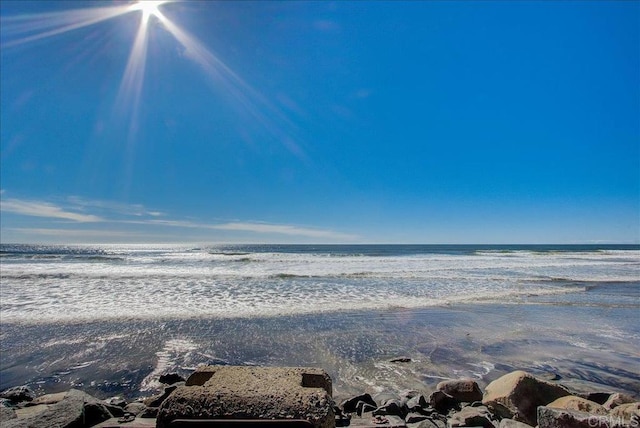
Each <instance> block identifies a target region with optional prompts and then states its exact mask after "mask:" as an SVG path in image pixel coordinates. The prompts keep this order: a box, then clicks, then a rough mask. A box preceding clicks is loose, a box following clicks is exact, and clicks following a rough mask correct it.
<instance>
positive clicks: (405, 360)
mask: <svg viewBox="0 0 640 428" xmlns="http://www.w3.org/2000/svg"><path fill="white" fill-rule="evenodd" d="M389 362H390V363H410V362H411V358H409V357H397V358H393V359H391V360H389Z"/></svg>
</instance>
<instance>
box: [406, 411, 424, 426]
mask: <svg viewBox="0 0 640 428" xmlns="http://www.w3.org/2000/svg"><path fill="white" fill-rule="evenodd" d="M425 419H429V416H427V415H423V414H421V413H414V412H411V413H408V414H407V416H405V418H404V420H405V422H406V423H408V424H415V423H418V422H421V421H424V420H425Z"/></svg>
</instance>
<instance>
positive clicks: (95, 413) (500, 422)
mask: <svg viewBox="0 0 640 428" xmlns="http://www.w3.org/2000/svg"><path fill="white" fill-rule="evenodd" d="M242 369H246V370H239V371H238V373H242V376H244V378H237V375H236V374H234V373H235V372H234V371H233V368H230V369H229V368H227V369H226V370H225V373H226V374H225V376H226V377H224V376H223V377H221V379H222V382H223V383H224V382H229V383H233V382H234V381H233V379H234V377H233V376H236V380H237V379H240V383H238V384H239V385H246V387H245V391H243V392H241V393H238V392H237V389H233V388H231V389H229V388H227V386H228V385H222V386H220V385H219V384H218V385H217V386H216V385H214V383H212V380H211V379H213V376H214V375H215V373H216V371H217V370H218V369H217V368H216V366H209V367H205V368H204V369H200V368H199V369H198V370H197V371H196V372H194V373H193V374H192V375H191V376H190V377H189V378H188V379H184V378H182V377H180V376H179V375H177V374H175V373H174V374H166V375H163V376H161V377H160V382H162V383H164V384H165V385H166V387H165V389H164V392H163V393H162V394H159V395H156V396H152V397H147V398H144V399H138V400H136V401H133V402H127V401H126V400H124V399H122V398H120V397H111V398H109V399H106V400H101V399H98V398H96V397H93V396H91V395H89V394H87V393H85V392H82V391H80V390H77V389H71V390H69V391H66V392H61V393H57V394H47V395H42V396H39V397H36V394H35V393H34V392H33V391H32V390H31V389H30V388H28V387H26V386H19V387H15V388H10V389H8V390H5V391H3V392H2V393H0V427H2V428H5V427H6V428H18V427H27V428H54V427H55V428H75V427H101V428H106V427H127V426H131V427H164V426H169V424H170V422H171V420H172V419H171V418H179V417H180V415H182V417H184V418H189V419H193V418H198V415H200V418H203V419H206V418H213V417H220V418H225V417H226V418H232V417H234V415H235V417H243V418H251V415H252V413H251V411H255V412H265V411H264V409H263V410H256V408H259V407H260V406H263V408H266V409H268V410H267V411H266V413H265V414H266V415H269V416H268V417H267V418H268V419H274V418H275V419H280V418H282V419H306V420H308V421H310V422H311V425H312V426H314V427H328V426H340V427H343V426H352V427H408V428H455V427H483V428H530V427H535V426H537V427H539V428H625V427H626V428H638V427H640V400H639V399H638V397H631V396H629V395H626V394H622V393H615V392H610V391H592V392H590V393H584V392H582V393H576V392H572V391H571V390H570V389H568V388H567V387H565V386H563V385H562V384H561V383H559V382H558V381H551V380H545V379H540V378H538V377H535V376H533V375H531V374H529V373H527V372H524V371H514V372H511V373H509V374H507V375H504V376H502V377H500V378H498V379H496V380H494V381H493V382H491V383H489V384H488V385H487V386H486V388H484V390H482V389H481V388H480V386H479V385H478V383H477V382H476V381H474V380H472V379H456V380H447V381H443V382H440V383H439V384H438V385H437V387H436V388H435V390H434V391H430V392H427V391H404V392H385V393H377V394H373V395H372V394H370V393H367V392H365V393H363V394H360V395H357V396H354V397H351V398H348V399H346V400H342V401H341V402H339V403H336V402H335V401H334V400H333V399H332V398H331V379H330V378H329V377H328V375H326V374H324V375H320V374H318V372H319V371H320V372H322V371H321V370H318V369H307V371H309V372H310V373H312V374H311V375H308V374H305V369H299V368H297V369H278V368H272V369H270V368H252V369H251V368H247V367H244V368H242ZM277 370H280V372H277V373H276V375H277V376H276V378H274V379H276V381H274V382H275V383H274V382H271V385H268V388H270V392H269V394H263V396H260V394H261V392H260V389H261V388H262V387H261V386H260V384H259V383H255V381H256V380H258V381H259V380H260V379H270V378H269V377H268V376H269V375H272V374H273V373H270V371H277ZM283 370H284V372H283ZM289 372H291V373H293V374H294V375H296V376H298V375H301V376H302V381H301V382H300V383H301V385H300V386H301V387H308V388H307V389H308V390H309V391H310V392H309V391H307V392H309V394H311V395H310V396H312V397H320V398H322V397H328V399H324V398H322V399H320V398H319V399H317V400H316V401H313V400H311V401H309V403H312V404H305V403H307V402H304V400H302V399H301V398H300V397H302V396H303V395H304V392H300V393H298V392H296V393H295V394H293V398H295V399H296V400H297V401H298V402H299V406H302V407H304V406H305V405H308V406H309V407H313V411H310V412H308V413H306V414H307V415H308V416H309V415H314V416H313V417H311V416H309V417H307V418H305V417H304V414H305V413H304V409H302V410H301V412H302V413H301V414H302V415H303V416H296V414H295V410H293V411H289V410H287V412H288V413H287V412H283V411H282V409H283V408H285V407H286V405H285V404H286V403H285V401H286V400H284V401H283V400H282V399H281V397H280V396H279V394H282V395H289V396H291V395H292V394H291V392H292V390H295V391H297V389H296V388H297V386H295V385H294V386H293V387H292V388H289V389H288V391H280V392H277V382H278V376H279V377H281V378H283V379H285V378H286V379H285V380H286V382H291V376H290V373H289ZM229 374H231V375H233V376H231V377H230V375H229ZM247 376H248V377H247ZM261 376H267V377H261ZM305 376H307V377H306V378H305ZM227 379H231V380H229V381H227ZM305 379H306V380H305ZM218 382H220V380H219V381H218ZM243 382H244V383H243ZM247 382H248V383H247ZM252 382H254V383H252ZM236 383H237V382H236ZM305 383H307V384H308V385H305ZM283 385H286V383H284V384H283ZM274 387H275V388H274ZM207 388H208V389H207ZM274 390H276V392H275V393H274V392H273V391H274ZM300 391H302V389H301V390H300ZM225 394H227V396H228V395H230V394H231V395H233V399H234V400H235V403H236V404H237V403H240V405H241V404H242V403H243V400H246V401H244V402H245V403H247V404H246V407H251V409H246V410H242V411H240V413H238V410H237V409H236V410H235V411H234V412H235V413H229V412H226V411H225V410H224V407H225V406H219V407H220V408H221V410H219V412H221V413H218V414H217V415H218V416H215V415H213V413H211V412H209V411H208V410H206V409H205V410H202V409H201V410H199V413H196V412H194V413H193V414H184V410H181V409H184V408H188V409H191V410H190V411H193V408H195V407H196V405H192V403H189V402H188V401H186V402H185V400H189V399H191V400H196V401H198V400H199V401H198V403H196V404H197V405H200V406H202V405H203V404H202V403H205V405H207V406H209V407H211V408H214V407H216V400H218V401H220V400H224V399H225ZM176 397H178V398H179V399H178V398H176ZM185 397H187V398H185ZM189 397H192V398H189ZM193 397H196V398H193ZM256 397H259V398H260V400H262V401H263V403H262V404H261V403H260V400H257V401H256ZM185 403H186V404H188V405H186V406H185ZM256 403H258V404H256ZM300 403H302V404H300ZM176 406H177V407H176ZM236 407H237V406H236ZM227 409H228V406H227ZM278 411H280V415H281V416H280V417H278V416H273V415H277V414H278ZM180 412H183V413H182V414H181V413H180ZM225 412H226V413H225ZM269 412H273V413H269ZM203 414H205V417H203V416H202V415H203ZM319 414H322V415H324V416H323V417H324V419H322V418H320V417H316V416H317V415H319ZM167 415H170V417H169V416H167Z"/></svg>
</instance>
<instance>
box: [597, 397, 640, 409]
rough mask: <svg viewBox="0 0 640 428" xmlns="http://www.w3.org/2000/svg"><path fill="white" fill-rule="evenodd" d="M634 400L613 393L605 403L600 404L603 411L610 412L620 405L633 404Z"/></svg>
mask: <svg viewBox="0 0 640 428" xmlns="http://www.w3.org/2000/svg"><path fill="white" fill-rule="evenodd" d="M635 401H636V399H635V398H633V397H630V396H628V395H627V394H620V393H615V394H611V395H610V396H609V398H607V401H605V402H604V403H603V404H602V407H604V408H605V409H608V410H611V409H614V408H616V407H618V406H619V405H621V404H627V403H633V402H635Z"/></svg>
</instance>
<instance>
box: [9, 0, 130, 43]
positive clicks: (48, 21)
mask: <svg viewBox="0 0 640 428" xmlns="http://www.w3.org/2000/svg"><path fill="white" fill-rule="evenodd" d="M130 9H131V7H130V6H110V7H92V8H84V9H75V10H68V11H64V12H51V13H40V14H37V15H20V16H11V17H7V18H2V26H1V28H2V32H3V33H4V34H5V36H6V37H8V38H10V39H13V40H9V41H8V42H6V43H3V44H2V47H11V46H16V45H21V44H24V43H28V42H33V41H36V40H40V39H45V38H47V37H53V36H57V35H60V34H63V33H67V32H69V31H73V30H77V29H79V28H83V27H88V26H90V25H94V24H97V23H99V22H102V21H106V20H109V19H113V18H116V17H118V16H121V15H124V14H126V13H129V12H131V10H130ZM16 37H17V38H16ZM3 38H4V37H3Z"/></svg>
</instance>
